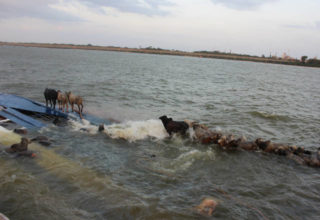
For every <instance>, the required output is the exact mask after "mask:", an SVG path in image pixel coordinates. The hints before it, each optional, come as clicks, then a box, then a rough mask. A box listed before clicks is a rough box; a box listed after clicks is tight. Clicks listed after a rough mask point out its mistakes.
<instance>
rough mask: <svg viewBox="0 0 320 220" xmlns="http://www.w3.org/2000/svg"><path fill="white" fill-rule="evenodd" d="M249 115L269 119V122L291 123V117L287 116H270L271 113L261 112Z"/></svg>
mask: <svg viewBox="0 0 320 220" xmlns="http://www.w3.org/2000/svg"><path fill="white" fill-rule="evenodd" d="M248 113H249V114H250V115H252V116H254V117H258V118H263V119H268V120H275V121H290V117H289V116H286V115H276V114H269V113H265V112H259V111H253V112H248Z"/></svg>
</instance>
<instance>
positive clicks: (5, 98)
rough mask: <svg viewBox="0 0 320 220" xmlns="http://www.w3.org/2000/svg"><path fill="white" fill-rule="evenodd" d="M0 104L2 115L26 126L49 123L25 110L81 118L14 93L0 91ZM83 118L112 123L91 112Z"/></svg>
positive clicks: (94, 121)
mask: <svg viewBox="0 0 320 220" xmlns="http://www.w3.org/2000/svg"><path fill="white" fill-rule="evenodd" d="M0 106H2V107H1V109H0V116H2V117H4V118H6V119H10V120H11V121H13V122H14V123H16V124H19V125H21V126H23V127H25V128H41V127H44V126H46V125H47V124H46V123H43V122H42V121H40V120H37V119H35V118H33V117H31V116H29V114H24V113H25V112H30V113H32V114H35V115H38V116H39V115H41V116H53V117H60V118H65V119H69V118H72V119H76V120H77V119H80V117H79V115H78V114H75V113H69V114H66V113H63V112H61V111H59V110H57V109H52V108H49V107H46V106H45V105H44V104H42V103H39V102H35V101H33V100H30V99H27V98H24V97H20V96H16V95H12V94H2V93H0ZM83 118H84V119H86V120H88V121H90V122H91V123H93V124H96V125H98V124H101V123H103V124H111V122H110V121H109V120H105V119H100V118H98V117H95V116H93V115H89V114H83Z"/></svg>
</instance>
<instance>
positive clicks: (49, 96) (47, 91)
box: [44, 88, 58, 109]
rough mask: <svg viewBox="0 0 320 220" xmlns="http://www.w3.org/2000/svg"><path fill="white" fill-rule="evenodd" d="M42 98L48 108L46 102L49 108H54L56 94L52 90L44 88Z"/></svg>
mask: <svg viewBox="0 0 320 220" xmlns="http://www.w3.org/2000/svg"><path fill="white" fill-rule="evenodd" d="M44 98H45V99H46V106H47V107H48V101H49V102H50V108H52V107H53V109H55V108H56V102H57V98H58V92H57V91H56V90H54V89H48V88H46V89H45V90H44Z"/></svg>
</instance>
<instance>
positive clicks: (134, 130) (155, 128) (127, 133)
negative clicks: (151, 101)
mask: <svg viewBox="0 0 320 220" xmlns="http://www.w3.org/2000/svg"><path fill="white" fill-rule="evenodd" d="M104 133H106V134H107V135H108V136H110V137H111V138H115V139H118V138H121V139H126V140H128V141H130V142H133V141H137V140H143V139H146V138H148V137H152V138H156V139H163V138H165V137H168V133H167V132H166V130H165V128H164V127H163V124H162V122H161V121H160V120H155V119H149V120H146V121H128V122H124V123H119V124H112V125H108V126H105V130H104Z"/></svg>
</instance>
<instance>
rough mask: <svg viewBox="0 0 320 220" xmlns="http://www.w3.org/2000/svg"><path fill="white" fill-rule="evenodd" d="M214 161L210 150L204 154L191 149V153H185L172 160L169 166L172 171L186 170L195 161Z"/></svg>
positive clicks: (213, 155) (212, 152)
mask: <svg viewBox="0 0 320 220" xmlns="http://www.w3.org/2000/svg"><path fill="white" fill-rule="evenodd" d="M214 159H215V153H214V151H212V150H211V149H208V150H207V151H205V152H203V151H199V150H195V149H192V150H191V151H188V152H185V153H183V154H181V155H180V156H179V157H177V158H176V159H174V160H173V161H172V162H171V163H170V165H171V166H172V167H173V169H174V170H187V169H188V168H189V167H190V166H191V165H192V164H193V163H194V162H195V161H199V160H214Z"/></svg>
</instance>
